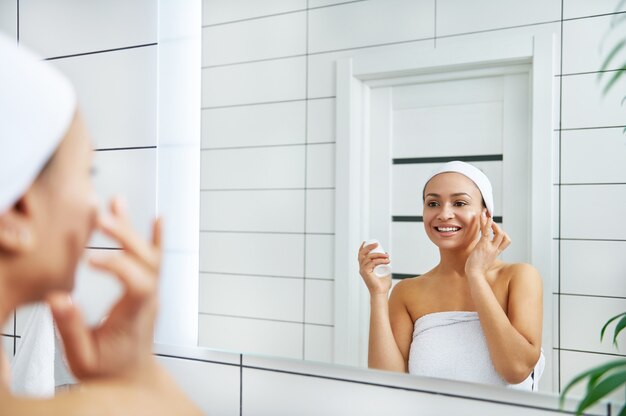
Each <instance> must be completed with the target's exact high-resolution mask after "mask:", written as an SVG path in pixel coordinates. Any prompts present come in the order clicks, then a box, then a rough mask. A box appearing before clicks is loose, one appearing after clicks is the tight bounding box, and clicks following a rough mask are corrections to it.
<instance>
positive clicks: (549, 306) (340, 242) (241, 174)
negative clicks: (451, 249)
mask: <svg viewBox="0 0 626 416" xmlns="http://www.w3.org/2000/svg"><path fill="white" fill-rule="evenodd" d="M253 3H254V4H253ZM505 3H506V5H504V4H503V3H502V4H501V3H498V2H480V3H476V2H471V3H468V2H454V1H443V0H438V1H413V0H398V1H395V0H394V1H384V0H365V1H322V0H309V1H304V0H301V1H291V2H271V4H270V3H264V4H261V3H259V4H257V3H256V2H245V1H236V2H233V1H220V0H205V1H204V2H203V22H202V145H201V179H200V251H199V253H200V258H199V264H200V273H199V304H198V305H199V315H198V344H199V346H202V347H209V348H217V349H226V350H234V351H240V352H248V353H254V354H263V355H271V356H280V357H289V358H296V359H303V360H313V361H323V362H330V363H338V364H349V365H357V366H365V365H366V356H367V355H366V354H367V322H368V319H369V317H368V300H367V297H366V293H365V288H364V285H363V283H362V281H361V279H360V277H359V275H358V266H357V262H356V255H357V250H358V246H359V244H360V242H361V241H363V240H365V239H367V238H377V239H379V240H380V241H381V242H382V244H383V245H384V247H385V248H386V249H388V251H389V252H390V254H391V256H392V264H393V270H394V282H397V281H399V280H401V279H404V278H410V277H412V276H416V275H419V274H422V273H424V272H426V271H427V270H429V268H431V267H433V266H434V265H435V264H436V262H437V259H438V258H437V252H436V250H435V248H434V246H433V245H432V244H430V243H429V241H428V240H427V238H426V236H425V234H424V231H423V225H422V223H421V215H422V214H421V199H420V198H421V196H420V192H421V188H420V187H421V186H422V184H423V179H424V178H425V177H426V175H427V174H428V173H429V172H430V171H431V170H432V169H433V168H434V167H435V166H436V165H437V164H438V163H441V162H444V161H447V160H453V159H462V160H466V161H469V162H472V163H474V164H475V165H476V166H478V167H480V168H481V169H483V171H484V172H485V173H487V175H488V176H489V177H490V178H491V180H492V182H493V184H494V192H495V199H496V212H495V216H496V219H497V221H498V222H500V223H501V224H502V226H503V227H504V229H505V230H506V231H507V232H508V233H509V234H510V235H511V236H512V239H513V241H514V243H513V245H512V246H511V247H510V249H509V250H507V252H505V254H504V255H503V259H504V260H505V261H515V262H517V261H522V262H530V263H532V264H534V265H535V266H536V267H537V268H538V269H539V270H540V272H541V274H542V277H543V279H544V326H543V328H544V331H543V332H544V336H543V349H544V353H545V356H546V364H547V366H546V371H545V372H544V374H543V377H542V381H541V383H540V388H541V390H543V391H552V392H556V391H559V390H560V389H561V388H562V387H563V385H564V383H566V382H567V381H568V380H570V379H571V378H572V376H573V375H574V374H576V373H578V372H580V371H582V370H583V369H586V368H588V367H590V366H591V365H593V364H596V363H599V362H603V361H608V360H609V359H611V358H612V357H613V355H614V354H618V355H624V353H625V352H626V350H624V349H623V347H622V349H620V350H617V351H616V350H615V349H614V348H613V347H612V346H610V345H609V343H606V342H605V343H601V342H600V341H599V339H598V331H599V329H600V328H601V326H602V324H603V323H604V322H605V321H606V319H608V318H609V317H611V316H613V315H614V314H616V313H618V312H620V311H621V310H623V309H624V307H625V306H626V303H625V302H624V299H626V287H625V286H624V284H623V279H620V278H619V276H620V274H619V273H620V272H622V271H624V270H626V264H625V263H624V262H622V261H621V260H617V259H618V258H620V257H622V256H620V255H619V253H620V252H623V249H624V248H626V247H625V246H624V243H623V241H620V240H623V239H624V238H626V230H623V229H622V228H620V227H618V228H619V230H616V229H614V228H612V227H608V226H606V227H605V226H601V227H599V228H598V227H596V226H592V225H591V224H590V223H588V222H587V221H586V220H587V219H588V212H589V210H591V209H593V202H592V201H591V200H595V199H598V198H600V199H602V198H608V200H610V201H613V202H617V201H618V200H621V199H620V198H622V197H621V195H623V194H624V191H623V190H622V188H621V187H620V186H621V185H619V183H622V182H623V180H624V179H626V172H625V171H624V170H623V168H619V169H618V168H616V167H615V166H618V165H619V166H622V165H624V164H623V163H622V162H620V160H623V159H620V158H623V157H626V151H625V149H624V148H622V147H620V146H619V145H618V144H616V143H617V142H619V141H620V140H622V141H623V139H622V136H621V128H615V126H623V125H624V124H626V123H624V120H626V118H625V117H624V116H623V115H620V114H619V113H618V111H617V110H615V109H614V107H615V108H617V107H619V102H620V101H621V97H620V96H619V94H618V93H615V94H613V95H611V94H609V95H608V96H606V97H604V98H603V97H602V93H601V89H600V88H599V87H598V86H597V85H596V81H595V78H594V76H595V75H594V74H595V73H596V72H597V71H598V70H599V68H600V63H601V55H602V53H603V52H602V51H601V50H600V48H598V45H600V44H601V43H602V42H603V41H605V37H604V34H605V33H606V32H607V31H609V30H610V24H609V23H610V16H609V17H605V18H598V17H594V18H586V17H587V16H596V15H598V14H600V13H612V12H613V10H612V7H613V6H612V4H611V5H609V4H608V3H607V4H606V5H604V6H602V7H604V8H605V9H606V10H604V9H603V10H599V9H598V8H601V7H600V6H597V7H596V6H593V7H592V6H585V5H583V4H582V3H580V2H573V1H571V2H568V1H566V2H565V4H564V5H562V4H561V2H556V1H550V2H533V3H532V5H530V6H522V5H521V3H520V4H514V3H513V2H505ZM594 7H596V8H595V9H594ZM493 8H496V9H497V10H496V11H495V12H494V11H493ZM507 8H510V9H511V10H508V9H507ZM501 9H502V10H501ZM505 9H506V12H505ZM591 9H593V10H591ZM596 9H598V10H596ZM528 10H532V13H531V12H529V11H528ZM503 14H505V15H507V16H509V17H508V20H507V21H501V20H496V19H495V18H494V19H492V18H490V16H501V15H503ZM581 33H591V34H592V35H593V36H591V35H590V36H591V38H590V36H587V35H584V36H583V35H581ZM583 37H584V39H585V40H584V41H583V40H582V39H583ZM581 42H582V45H583V47H581V48H582V49H577V48H578V47H579V45H581ZM581 50H583V51H584V53H583V55H584V56H585V57H587V58H588V59H587V58H584V59H583V58H580V57H579V55H580V54H581ZM585 54H586V55H585ZM602 149H605V150H602ZM607 149H611V150H609V152H610V153H611V155H606V154H605V152H606V150H607ZM607 156H608V157H609V159H610V162H612V163H615V165H614V166H609V165H610V164H611V163H604V162H603V159H604V157H607ZM583 157H584V158H585V159H584V160H585V161H584V162H583V161H582V158H583ZM581 164H584V166H581ZM513 191H514V192H513ZM615 195H620V196H615ZM590 199H591V200H590ZM620 250H621V251H620ZM596 262H601V263H602V264H605V265H606V268H605V269H602V270H597V269H593V268H592V266H590V264H591V263H596ZM589 274H593V275H594V278H593V279H591V280H590V279H589V278H588V276H589ZM622 344H623V343H622ZM622 344H620V345H622Z"/></svg>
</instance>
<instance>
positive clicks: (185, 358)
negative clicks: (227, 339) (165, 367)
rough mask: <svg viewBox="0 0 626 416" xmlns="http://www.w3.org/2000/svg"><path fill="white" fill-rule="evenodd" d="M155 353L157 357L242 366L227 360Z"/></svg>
mask: <svg viewBox="0 0 626 416" xmlns="http://www.w3.org/2000/svg"><path fill="white" fill-rule="evenodd" d="M200 348H209V347H200ZM218 351H219V350H218ZM219 352H222V351H219ZM154 355H156V356H157V357H165V358H177V359H179V360H187V361H198V362H202V363H209V364H220V365H230V366H233V367H239V366H240V365H239V364H235V363H229V362H226V361H215V360H205V359H203V358H196V357H183V356H181V355H172V354H160V353H154Z"/></svg>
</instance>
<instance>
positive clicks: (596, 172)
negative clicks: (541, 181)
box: [561, 127, 626, 183]
mask: <svg viewBox="0 0 626 416" xmlns="http://www.w3.org/2000/svg"><path fill="white" fill-rule="evenodd" d="M622 130H623V129H622V128H621V127H620V128H613V129H585V130H572V131H563V132H561V165H562V170H561V181H562V182H563V183H616V182H619V183H626V164H625V163H624V161H626V136H625V135H624V133H623V131H622ZM581 162H582V163H581Z"/></svg>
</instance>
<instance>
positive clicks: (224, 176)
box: [200, 146, 304, 190]
mask: <svg viewBox="0 0 626 416" xmlns="http://www.w3.org/2000/svg"><path fill="white" fill-rule="evenodd" d="M303 165H304V146H284V147H283V146H281V147H265V148H252V149H250V148H247V149H228V150H205V151H203V152H202V155H201V175H202V176H201V179H200V188H201V189H204V190H219V189H260V188H264V189H267V188H271V189H276V188H279V189H285V188H303V187H304V170H303V169H302V167H303Z"/></svg>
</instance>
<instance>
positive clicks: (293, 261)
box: [200, 232, 304, 277]
mask: <svg viewBox="0 0 626 416" xmlns="http://www.w3.org/2000/svg"><path fill="white" fill-rule="evenodd" d="M200 248H201V251H200V271H201V272H210V273H235V274H244V275H266V276H285V277H302V274H303V270H304V235H296V234H247V233H214V232H201V233H200Z"/></svg>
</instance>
